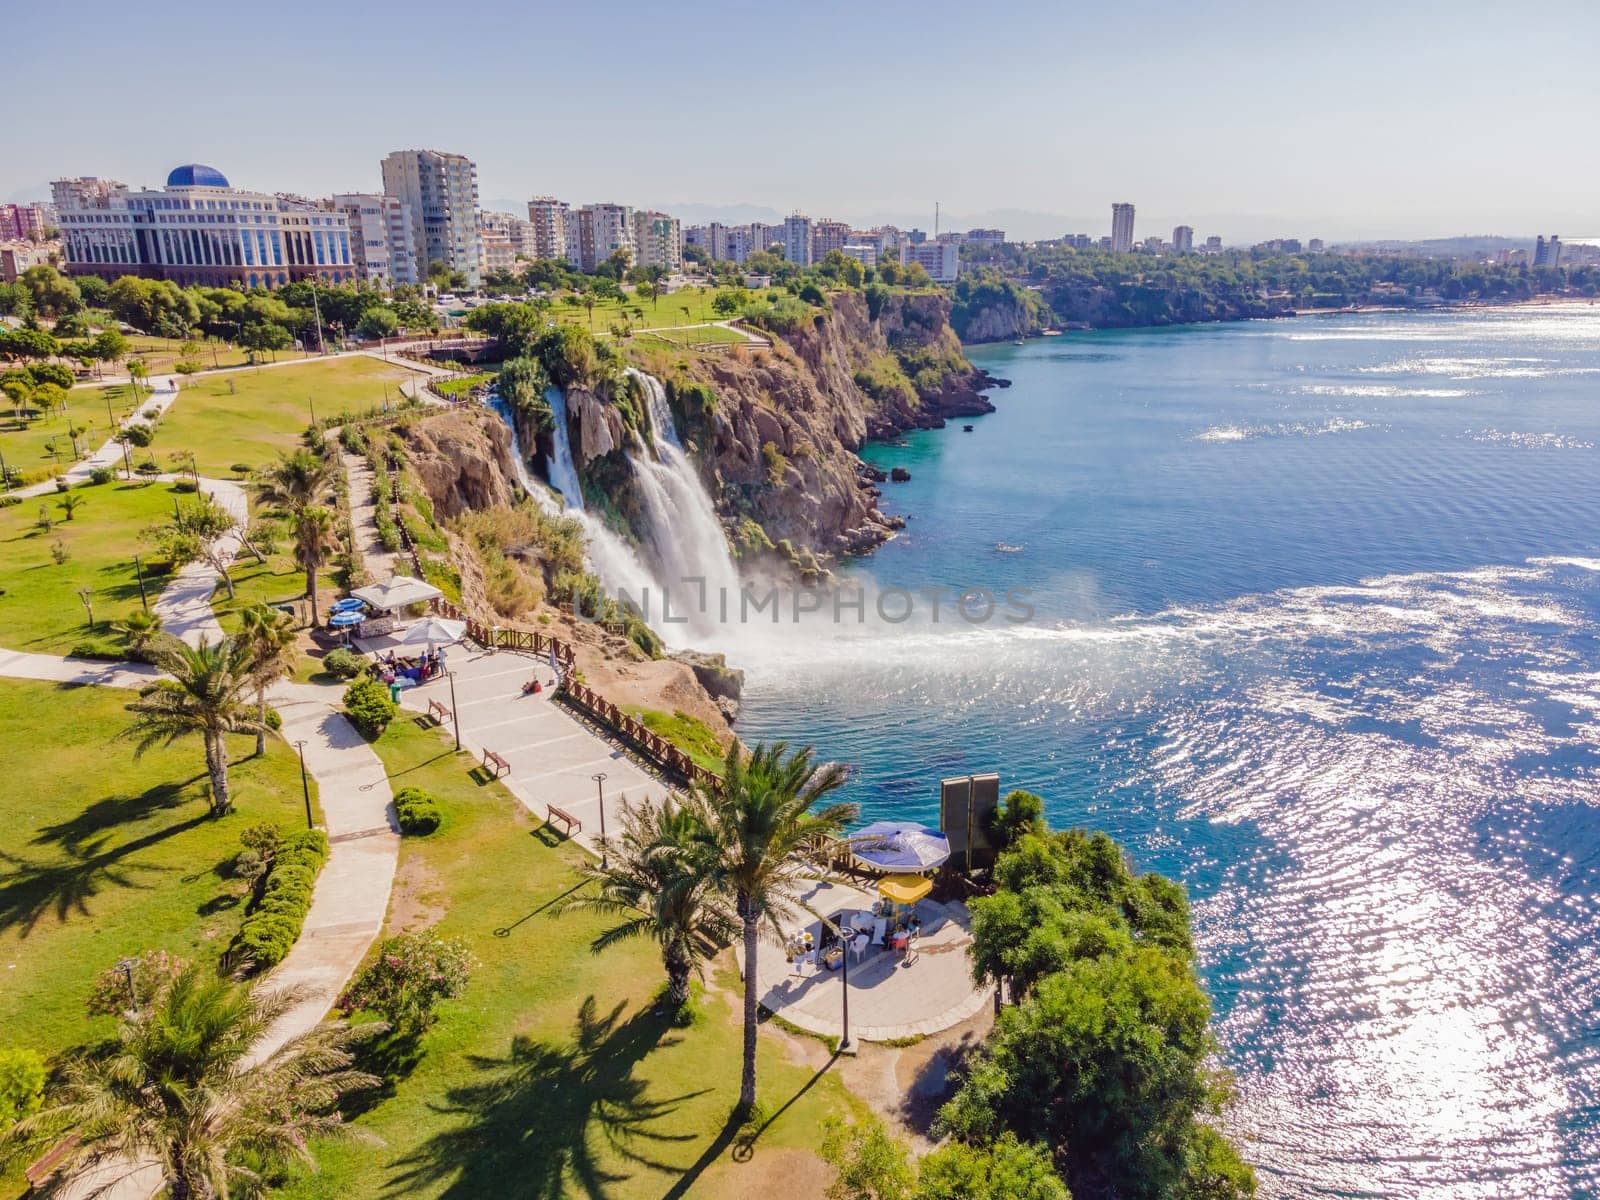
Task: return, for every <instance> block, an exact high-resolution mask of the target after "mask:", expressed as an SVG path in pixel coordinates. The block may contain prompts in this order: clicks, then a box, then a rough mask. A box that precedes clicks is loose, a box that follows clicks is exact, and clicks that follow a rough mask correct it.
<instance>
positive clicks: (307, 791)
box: [294, 741, 316, 829]
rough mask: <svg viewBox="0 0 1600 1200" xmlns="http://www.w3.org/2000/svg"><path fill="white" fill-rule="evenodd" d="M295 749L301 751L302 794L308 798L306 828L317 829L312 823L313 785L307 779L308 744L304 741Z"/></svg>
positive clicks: (297, 743)
mask: <svg viewBox="0 0 1600 1200" xmlns="http://www.w3.org/2000/svg"><path fill="white" fill-rule="evenodd" d="M294 748H295V749H296V750H298V751H300V793H301V795H303V796H304V797H305V798H306V828H307V829H315V828H316V826H315V825H314V824H313V823H312V821H311V784H310V782H309V781H308V780H307V779H306V744H305V742H303V741H300V742H296V743H295V744H294Z"/></svg>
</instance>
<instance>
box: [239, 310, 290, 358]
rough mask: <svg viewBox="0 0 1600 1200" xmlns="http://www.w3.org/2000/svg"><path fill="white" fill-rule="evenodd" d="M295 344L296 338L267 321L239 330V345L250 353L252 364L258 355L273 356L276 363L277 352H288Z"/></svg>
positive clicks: (279, 326) (282, 328)
mask: <svg viewBox="0 0 1600 1200" xmlns="http://www.w3.org/2000/svg"><path fill="white" fill-rule="evenodd" d="M293 344H294V338H293V337H291V336H290V334H289V331H288V330H287V329H285V328H284V327H283V326H282V325H273V324H271V323H270V322H267V321H257V322H256V323H255V324H253V325H246V326H245V327H244V328H243V329H241V330H239V345H240V346H241V347H243V348H244V349H245V350H246V351H248V352H249V356H250V362H251V363H252V364H253V363H254V362H255V361H256V355H258V354H271V355H272V356H273V358H274V361H276V358H277V352H278V351H279V350H287V349H288V348H289V347H290V346H292V345H293Z"/></svg>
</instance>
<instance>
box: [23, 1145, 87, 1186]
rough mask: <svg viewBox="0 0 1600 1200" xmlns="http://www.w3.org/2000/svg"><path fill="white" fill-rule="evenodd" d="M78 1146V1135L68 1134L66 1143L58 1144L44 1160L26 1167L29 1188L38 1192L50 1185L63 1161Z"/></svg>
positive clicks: (24, 1171)
mask: <svg viewBox="0 0 1600 1200" xmlns="http://www.w3.org/2000/svg"><path fill="white" fill-rule="evenodd" d="M77 1144H78V1135H77V1134H75V1133H73V1134H68V1135H67V1137H66V1139H65V1140H64V1141H62V1142H60V1143H58V1144H57V1145H56V1147H55V1149H53V1150H51V1151H50V1152H49V1153H48V1154H46V1155H45V1156H44V1157H43V1158H40V1159H38V1160H37V1161H35V1162H32V1163H29V1164H28V1165H27V1166H26V1167H24V1168H23V1169H22V1173H23V1175H25V1176H26V1177H27V1180H28V1186H29V1187H30V1188H33V1189H35V1190H37V1189H38V1188H42V1187H43V1186H44V1185H45V1184H47V1183H49V1182H50V1177H51V1176H52V1175H54V1174H55V1173H56V1168H57V1167H59V1166H60V1165H61V1163H62V1160H63V1159H65V1158H66V1157H67V1155H68V1154H70V1153H72V1150H73V1148H74V1147H76V1146H77Z"/></svg>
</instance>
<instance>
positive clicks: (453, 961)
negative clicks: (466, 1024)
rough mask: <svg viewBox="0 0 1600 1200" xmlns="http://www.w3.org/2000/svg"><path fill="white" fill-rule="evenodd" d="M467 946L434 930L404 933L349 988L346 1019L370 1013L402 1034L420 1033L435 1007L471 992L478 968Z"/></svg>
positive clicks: (343, 1005)
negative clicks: (469, 984)
mask: <svg viewBox="0 0 1600 1200" xmlns="http://www.w3.org/2000/svg"><path fill="white" fill-rule="evenodd" d="M474 965H475V964H474V961H473V958H472V954H471V952H470V951H468V949H467V947H466V943H465V942H462V941H460V940H459V939H457V938H445V937H440V936H439V935H438V934H437V933H434V932H433V931H432V930H424V931H423V932H421V933H402V934H400V935H399V936H398V937H392V938H388V939H387V940H385V941H384V943H383V944H382V945H381V946H379V947H378V955H377V957H376V958H374V959H373V960H372V962H370V963H368V964H367V966H366V968H365V969H364V970H363V971H362V972H361V974H360V975H358V976H356V980H355V982H354V983H353V984H351V985H350V989H349V990H348V991H347V992H345V994H344V995H343V996H341V997H340V998H339V1008H340V1009H341V1010H343V1012H344V1013H345V1015H346V1016H348V1015H349V1014H350V1013H352V1012H355V1011H356V1010H357V1009H361V1008H368V1009H371V1010H372V1011H374V1012H377V1013H381V1014H382V1015H383V1018H384V1019H385V1020H386V1021H388V1022H389V1024H390V1025H391V1026H393V1027H394V1028H395V1029H397V1030H402V1031H411V1032H415V1031H418V1030H422V1029H426V1028H427V1027H428V1026H429V1025H431V1024H433V1019H434V1012H433V1010H434V1007H435V1006H436V1005H437V1004H438V1003H439V1001H441V1000H449V999H452V998H454V997H456V996H459V995H461V993H462V992H463V991H465V990H466V987H467V980H468V978H470V976H471V974H472V968H473V966H474Z"/></svg>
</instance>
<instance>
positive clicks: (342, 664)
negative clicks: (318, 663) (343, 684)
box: [322, 646, 367, 679]
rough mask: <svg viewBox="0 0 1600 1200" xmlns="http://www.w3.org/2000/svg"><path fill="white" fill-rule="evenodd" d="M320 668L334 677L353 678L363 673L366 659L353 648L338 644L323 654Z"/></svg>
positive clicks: (365, 667)
mask: <svg viewBox="0 0 1600 1200" xmlns="http://www.w3.org/2000/svg"><path fill="white" fill-rule="evenodd" d="M322 669H323V670H324V671H326V672H327V673H328V674H330V675H332V676H333V677H334V678H336V679H354V678H355V677H356V676H357V675H362V674H365V672H366V669H367V660H366V659H365V658H363V657H362V656H361V655H359V654H357V653H356V652H355V651H354V650H346V649H345V648H344V647H343V646H340V647H339V648H338V649H336V650H330V651H328V653H327V654H325V655H323V658H322Z"/></svg>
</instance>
